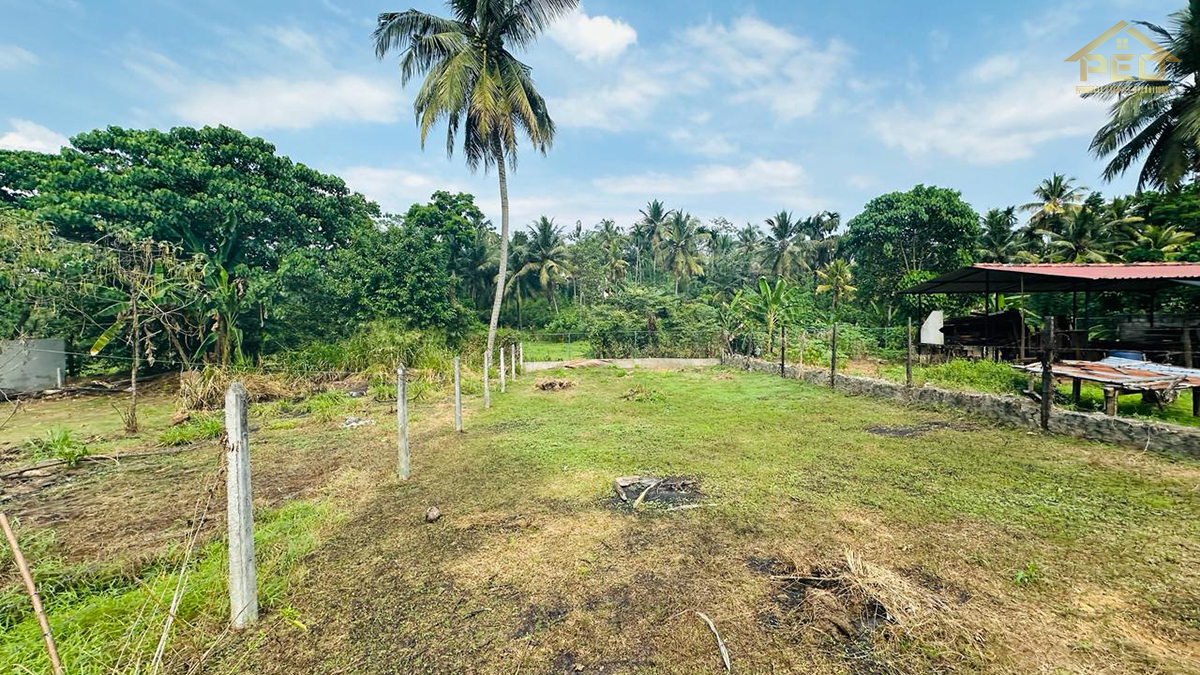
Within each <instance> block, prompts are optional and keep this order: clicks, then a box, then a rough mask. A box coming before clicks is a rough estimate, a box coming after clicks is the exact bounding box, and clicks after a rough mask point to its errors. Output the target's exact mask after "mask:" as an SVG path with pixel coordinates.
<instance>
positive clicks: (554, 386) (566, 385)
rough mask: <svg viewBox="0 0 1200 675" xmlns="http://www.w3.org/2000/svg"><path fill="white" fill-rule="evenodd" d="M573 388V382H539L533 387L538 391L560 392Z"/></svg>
mask: <svg viewBox="0 0 1200 675" xmlns="http://www.w3.org/2000/svg"><path fill="white" fill-rule="evenodd" d="M574 386H575V381H574V380H557V379H552V380H541V381H539V382H537V383H536V384H534V385H533V388H534V389H537V390H538V391H562V390H564V389H570V388H571V387H574Z"/></svg>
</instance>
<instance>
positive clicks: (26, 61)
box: [0, 45, 39, 70]
mask: <svg viewBox="0 0 1200 675" xmlns="http://www.w3.org/2000/svg"><path fill="white" fill-rule="evenodd" d="M38 60H39V59H38V57H37V55H36V54H34V53H33V52H31V51H29V50H27V49H22V48H20V47H18V46H16V45H0V70H6V69H10V68H24V67H25V66H33V65H37V63H38Z"/></svg>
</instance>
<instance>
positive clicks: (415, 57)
mask: <svg viewBox="0 0 1200 675" xmlns="http://www.w3.org/2000/svg"><path fill="white" fill-rule="evenodd" d="M446 4H447V6H448V8H449V9H450V12H451V14H452V15H453V18H443V17H439V16H434V15H432V14H427V13H425V12H421V11H418V10H415V9H410V10H408V11H405V12H384V13H382V14H380V15H379V17H378V23H377V25H376V28H375V32H374V35H373V41H374V45H375V54H376V56H378V57H379V58H381V59H382V58H384V57H385V56H387V54H388V53H389V52H393V51H398V52H401V54H402V55H401V57H400V78H401V82H402V83H403V84H408V82H409V81H410V80H412V79H414V78H417V77H422V76H423V77H424V81H423V82H422V84H421V88H420V90H419V91H418V92H417V95H416V99H415V100H414V101H413V110H414V112H415V113H416V116H417V124H418V126H419V127H420V130H421V145H422V146H424V144H425V138H426V137H427V136H428V135H429V131H430V129H432V128H433V126H434V125H435V124H437V123H439V122H443V121H444V122H446V128H447V131H446V152H447V153H448V154H450V153H453V151H454V147H455V145H456V142H457V139H456V136H457V134H458V133H459V131H461V132H462V151H463V154H464V156H465V157H466V160H467V166H468V167H469V168H471V169H472V170H474V169H476V168H478V167H479V166H480V165H481V164H482V165H483V166H484V168H485V169H487V168H490V167H495V168H496V176H497V178H498V180H499V183H500V252H499V260H500V270H499V273H498V274H497V277H498V279H499V280H500V281H499V282H498V283H497V284H496V293H495V298H494V300H493V302H492V316H491V320H490V321H489V323H488V339H487V350H486V351H485V352H484V369H483V373H484V374H483V384H484V387H483V401H484V407H490V406H491V389H490V387H488V378H489V372H490V369H491V358H492V351H493V350H494V349H495V344H496V325H497V322H498V321H499V320H500V303H501V302H502V300H503V297H504V288H503V287H504V280H505V279H507V278H508V224H509V210H508V177H507V173H506V170H505V162H508V163H509V164H510V165H512V166H513V167H515V166H516V160H517V137H518V132H523V133H524V134H525V136H526V137H527V138H528V139H529V143H530V144H531V145H532V146H533V147H534V148H535V149H537V150H538V151H540V152H543V153H545V152H546V150H547V149H548V148H549V147H550V144H551V142H552V141H553V139H554V122H553V120H551V119H550V112H549V110H547V108H546V101H545V100H544V99H543V98H542V95H541V94H539V93H538V92H537V89H535V88H534V86H533V80H532V79H531V78H530V72H531V71H530V68H529V66H527V65H525V64H524V63H522V62H521V61H520V60H518V59H517V57H516V56H514V55H513V53H512V52H511V51H510V49H512V48H516V49H522V48H526V47H528V46H529V45H531V44H532V43H533V42H534V41H535V40H536V39H537V37H538V35H540V34H541V32H542V31H543V30H545V29H546V27H547V26H548V25H550V23H551V22H553V21H554V20H555V19H557V18H558V17H560V16H563V15H564V14H567V13H569V12H571V11H572V10H574V9H575V8H576V7H578V6H579V0H521V1H520V2H512V1H509V0H505V1H500V0H491V1H488V0H448V2H447V3H446Z"/></svg>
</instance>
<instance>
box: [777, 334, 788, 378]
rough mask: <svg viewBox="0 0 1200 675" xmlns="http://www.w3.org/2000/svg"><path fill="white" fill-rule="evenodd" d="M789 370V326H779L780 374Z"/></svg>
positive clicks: (782, 374)
mask: <svg viewBox="0 0 1200 675" xmlns="http://www.w3.org/2000/svg"><path fill="white" fill-rule="evenodd" d="M786 372H787V326H782V325H781V326H780V327H779V376H780V377H783V376H784V373H786Z"/></svg>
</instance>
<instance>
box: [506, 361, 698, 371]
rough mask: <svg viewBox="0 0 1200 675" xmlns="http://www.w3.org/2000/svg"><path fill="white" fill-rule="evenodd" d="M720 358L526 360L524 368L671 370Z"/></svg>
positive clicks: (693, 366) (527, 369)
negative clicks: (610, 367)
mask: <svg viewBox="0 0 1200 675" xmlns="http://www.w3.org/2000/svg"><path fill="white" fill-rule="evenodd" d="M720 364H721V359H656V358H648V359H577V360H574V361H526V362H525V370H526V371H527V372H530V373H532V372H535V371H538V370H553V369H555V368H588V367H593V366H599V367H604V366H616V367H617V368H650V369H656V370H672V369H675V368H697V367H700V368H703V367H708V366H718V365H720Z"/></svg>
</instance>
